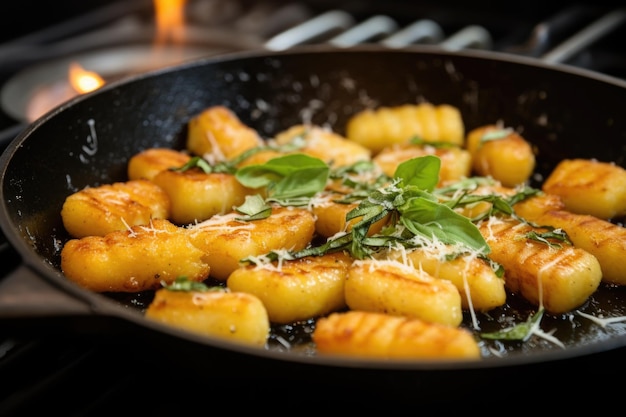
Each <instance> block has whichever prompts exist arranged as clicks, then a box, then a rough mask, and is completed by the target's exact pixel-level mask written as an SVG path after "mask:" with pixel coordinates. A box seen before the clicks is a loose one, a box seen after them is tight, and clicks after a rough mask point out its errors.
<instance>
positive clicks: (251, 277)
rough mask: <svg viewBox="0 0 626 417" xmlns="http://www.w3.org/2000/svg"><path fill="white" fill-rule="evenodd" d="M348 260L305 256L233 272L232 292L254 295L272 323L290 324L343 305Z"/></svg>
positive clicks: (342, 255)
mask: <svg viewBox="0 0 626 417" xmlns="http://www.w3.org/2000/svg"><path fill="white" fill-rule="evenodd" d="M351 262H352V259H351V258H350V256H349V255H347V254H345V253H341V252H340V253H333V254H326V255H323V256H309V257H305V258H300V259H295V260H285V261H282V262H280V263H279V262H274V263H269V264H268V263H264V264H259V265H248V266H245V267H243V268H238V269H235V270H234V271H233V272H232V273H231V274H230V276H229V277H228V280H227V283H226V284H227V287H228V288H230V289H231V290H232V291H241V292H246V293H250V294H254V295H256V296H257V297H258V298H259V299H260V300H261V301H263V304H264V305H265V308H266V309H267V312H268V315H269V318H270V321H272V322H273V323H281V324H287V323H294V322H297V321H299V320H307V319H310V318H312V317H319V316H322V315H325V314H328V313H330V312H332V311H337V310H341V309H343V308H344V307H345V306H346V302H345V297H344V283H345V281H346V277H347V275H348V267H349V266H350V263H351Z"/></svg>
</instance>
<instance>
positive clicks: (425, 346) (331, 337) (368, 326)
mask: <svg viewBox="0 0 626 417" xmlns="http://www.w3.org/2000/svg"><path fill="white" fill-rule="evenodd" d="M313 341H314V342H315V345H316V347H317V351H318V352H320V353H321V354H325V355H328V354H333V355H343V356H351V357H364V358H384V359H445V358H448V359H451V358H455V359H479V358H480V348H479V346H478V343H477V342H476V340H475V339H474V336H473V335H472V334H471V333H470V332H469V331H467V330H465V329H462V328H459V327H455V326H446V325H442V324H439V323H429V322H426V321H423V320H419V319H415V318H409V317H402V316H394V315H390V314H383V313H376V312H365V311H348V312H345V313H332V314H330V315H329V316H328V317H324V318H321V319H319V320H318V321H317V325H316V327H315V330H314V332H313Z"/></svg>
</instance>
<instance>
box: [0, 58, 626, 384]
mask: <svg viewBox="0 0 626 417" xmlns="http://www.w3.org/2000/svg"><path fill="white" fill-rule="evenodd" d="M423 100H427V101H430V102H432V103H435V104H441V103H448V104H452V105H454V106H457V107H458V108H459V109H460V110H461V113H462V115H463V118H464V122H465V126H466V129H467V130H469V129H472V128H474V127H477V126H480V125H483V124H487V123H494V122H497V121H502V122H504V123H505V125H506V126H510V127H514V128H520V129H522V134H523V135H524V137H526V138H527V139H528V140H530V141H531V142H533V143H534V144H535V146H536V147H537V150H538V161H539V166H538V172H539V173H540V174H542V175H545V174H546V173H548V172H549V171H550V170H551V169H552V168H553V167H554V166H555V164H556V163H557V162H558V161H559V160H561V159H563V158H574V157H583V158H597V159H599V160H603V161H615V162H616V163H617V164H619V165H621V166H626V118H625V117H624V113H623V112H624V109H625V108H626V82H623V81H621V80H617V79H614V78H611V77H608V76H603V75H600V74H595V73H591V72H588V71H584V70H580V69H576V68H569V67H566V66H561V65H548V64H546V63H541V62H538V61H536V60H531V59H524V58H519V57H514V56H507V55H499V54H496V53H485V52H442V51H441V50H438V49H431V48H427V47H423V48H414V49H410V50H385V49H382V48H381V47H375V46H371V47H370V46H364V47H358V48H355V49H350V50H339V49H329V48H328V47H311V48H301V49H292V50H290V51H287V52H271V53H270V52H246V53H238V54H234V55H226V56H221V57H214V58H209V59H206V60H200V61H194V62H190V63H186V64H183V65H180V66H177V67H173V68H167V69H163V70H159V71H156V72H153V73H150V74H145V75H140V76H136V77H133V78H131V79H127V80H125V81H123V82H117V83H112V84H109V85H107V86H105V87H104V88H102V89H100V90H98V91H97V92H95V93H91V94H88V95H85V96H81V97H78V98H76V99H74V100H72V101H70V102H68V103H66V104H64V105H62V106H60V107H59V108H56V109H55V110H53V111H52V112H50V113H48V114H47V115H45V116H44V117H42V118H41V119H39V120H37V121H36V122H34V123H33V124H32V125H30V126H29V127H28V128H27V129H26V130H25V131H23V132H22V133H21V134H20V135H19V137H17V138H16V139H15V140H14V141H13V142H12V144H11V145H10V146H9V147H8V149H7V150H6V151H5V152H4V153H3V155H2V158H1V166H2V177H1V179H2V188H1V191H0V192H1V194H2V201H3V206H2V212H1V216H0V223H1V225H2V230H3V232H4V234H5V235H6V237H7V239H8V240H9V242H10V243H11V244H12V245H13V246H14V247H15V248H16V249H17V251H18V252H19V254H20V255H21V256H22V257H23V263H22V264H21V265H20V266H19V267H18V268H17V269H16V270H15V271H14V272H13V273H12V274H11V275H10V276H9V277H6V278H4V280H3V281H1V282H0V318H2V319H3V323H5V324H6V323H22V321H23V320H25V319H29V320H30V319H33V320H34V321H36V322H39V323H44V325H45V326H47V325H48V324H49V323H52V322H55V323H57V324H59V323H62V324H64V325H65V326H66V327H71V328H72V329H73V330H78V331H81V332H86V333H100V332H104V333H109V334H113V335H116V336H118V337H121V338H124V337H131V336H132V337H136V338H138V339H140V340H141V341H143V342H148V343H149V344H150V346H151V348H150V349H156V350H157V351H158V352H159V354H158V356H159V358H160V360H181V359H185V358H186V359H189V362H190V366H192V367H193V366H197V367H200V368H202V367H205V368H209V369H211V371H212V372H215V371H216V369H217V368H219V367H220V366H230V365H232V364H235V363H236V364H238V365H239V366H241V367H243V368H245V369H247V370H248V371H249V372H257V371H258V372H259V375H261V374H263V373H264V372H271V373H272V375H274V376H276V375H291V376H293V375H301V376H302V378H310V377H311V375H313V374H316V375H321V374H324V375H326V374H328V373H330V372H331V371H332V372H333V373H334V374H335V376H345V375H351V378H352V377H354V379H355V380H358V381H364V380H366V381H367V380H368V378H363V373H366V375H367V376H372V375H374V376H375V377H373V379H375V380H376V381H377V383H380V384H382V385H383V386H385V385H386V383H387V382H386V381H388V380H389V379H393V380H394V381H396V382H398V381H402V384H403V386H409V387H411V389H413V387H415V385H414V384H418V385H419V386H420V387H421V388H422V389H426V388H427V387H430V388H432V387H436V386H437V385H436V384H434V385H433V384H431V382H432V381H433V380H434V379H437V380H445V379H446V378H447V377H449V376H450V374H454V377H455V378H458V377H459V375H460V374H462V373H465V374H466V375H467V373H468V372H470V373H471V378H472V379H474V381H476V379H475V378H477V376H478V375H479V374H480V375H484V372H488V371H494V372H497V371H500V370H502V369H510V368H511V367H518V366H521V365H524V366H527V367H529V366H534V365H546V364H551V363H557V362H560V361H562V360H566V359H571V360H574V359H577V358H581V357H590V356H593V355H595V354H598V353H606V352H612V351H616V350H618V349H620V348H623V347H624V346H626V325H624V324H620V323H616V324H614V325H611V326H609V327H607V328H603V327H601V326H598V325H594V324H592V323H591V322H590V321H588V320H585V319H583V318H580V317H572V316H568V315H563V316H559V317H547V318H546V319H545V320H544V322H543V324H544V327H545V330H546V331H549V330H550V329H552V328H555V329H556V330H557V333H556V336H558V337H559V339H560V340H562V341H563V342H564V343H565V344H566V348H564V349H563V348H560V347H557V346H555V345H553V344H551V343H548V342H545V341H531V342H527V343H524V344H511V345H507V346H504V347H503V346H498V348H501V349H502V351H503V355H502V356H503V357H498V356H496V355H487V357H485V359H482V360H480V361H475V362H469V363H466V362H456V361H444V362H438V361H436V362H432V361H402V362H394V363H390V362H386V361H377V360H353V361H352V360H346V359H341V360H339V359H338V358H332V357H330V358H328V357H321V356H316V355H314V354H313V355H312V354H309V353H302V351H307V350H306V349H293V350H289V349H285V348H284V347H282V345H280V344H278V343H270V345H271V346H270V348H268V349H267V350H258V349H249V348H245V347H240V346H235V345H232V344H230V343H227V342H223V341H218V340H213V339H211V338H205V337H198V336H194V335H190V334H187V333H185V332H182V331H178V330H176V329H174V328H169V327H166V326H163V325H160V324H157V323H153V322H150V321H148V320H147V319H145V318H144V317H143V315H142V313H141V308H142V307H144V306H145V305H146V304H147V303H148V302H149V301H150V295H149V294H133V295H128V296H126V295H125V296H119V295H114V294H111V295H102V294H95V293H91V292H88V291H85V290H83V289H81V288H78V287H77V286H75V285H74V284H72V283H71V282H69V281H68V280H67V279H66V278H65V277H64V276H63V275H62V273H61V272H60V271H59V252H60V248H61V247H62V244H63V242H64V241H65V240H66V239H67V238H68V236H67V234H66V233H65V231H64V228H63V225H62V222H61V217H60V210H61V206H62V204H63V201H64V199H65V197H66V196H67V195H69V194H70V193H73V192H75V191H77V190H79V189H81V188H83V187H85V186H88V185H97V184H104V183H110V182H113V181H118V180H124V179H125V172H126V164H127V161H128V159H129V157H130V156H131V155H133V154H135V153H137V152H139V151H141V150H143V149H145V148H149V147H155V146H168V147H173V148H182V147H183V145H184V135H185V129H186V122H187V121H188V120H189V118H190V117H192V116H194V115H195V114H197V113H199V112H200V111H201V110H203V109H204V108H206V107H207V106H210V105H215V104H222V105H225V106H227V107H229V108H231V109H233V110H234V111H235V113H236V114H237V115H238V116H239V117H240V118H241V119H242V120H243V122H244V123H247V124H249V125H250V126H253V127H254V128H256V129H258V130H259V132H261V134H262V135H264V136H266V137H269V136H271V135H273V134H274V133H276V132H278V131H280V130H282V129H284V128H286V127H288V126H291V125H294V124H297V123H300V122H302V120H303V112H302V111H303V109H305V108H306V109H309V110H311V109H313V111H311V112H310V114H312V122H314V123H316V124H320V125H322V124H324V125H326V124H329V125H331V126H332V127H333V128H334V129H336V130H337V131H338V132H340V133H341V132H343V128H344V125H345V122H346V120H347V119H348V117H350V116H351V115H353V114H354V113H355V112H357V111H359V110H361V109H363V108H365V107H368V106H377V105H386V106H393V105H399V104H404V103H416V102H420V101H423ZM581 310H582V311H584V312H586V313H588V314H596V315H603V316H605V317H606V316H621V315H626V292H625V291H624V289H622V288H608V287H604V286H603V287H602V288H601V289H600V290H599V291H598V292H597V293H596V294H594V296H593V297H592V298H591V299H590V301H589V302H588V303H587V304H585V305H584V306H583V307H581ZM530 311H532V308H531V307H530V306H526V305H524V303H523V302H518V301H515V300H514V298H512V301H511V303H510V305H508V306H506V308H504V309H502V310H500V311H497V312H494V313H493V314H492V315H491V316H490V317H487V316H484V317H481V318H480V320H481V323H482V324H484V325H485V326H487V327H489V326H492V327H493V326H495V327H497V326H499V325H500V324H499V322H498V315H499V314H500V313H502V314H507V315H519V317H520V320H522V319H525V318H526V317H527V315H528V314H529V312H530ZM307 328H310V326H308V327H307V326H306V325H305V326H295V328H294V329H291V328H289V329H285V328H281V329H277V332H283V333H281V334H282V335H283V336H284V337H286V338H290V340H291V341H292V342H293V344H294V345H296V346H299V345H300V344H302V343H306V342H307V332H306V330H307ZM138 335H139V336H138ZM157 347H158V349H157ZM182 352H189V353H188V354H183V353H182ZM252 369H254V371H251V370H252ZM486 375H489V373H487V374H486ZM427 381H428V382H427ZM370 382H371V381H370Z"/></svg>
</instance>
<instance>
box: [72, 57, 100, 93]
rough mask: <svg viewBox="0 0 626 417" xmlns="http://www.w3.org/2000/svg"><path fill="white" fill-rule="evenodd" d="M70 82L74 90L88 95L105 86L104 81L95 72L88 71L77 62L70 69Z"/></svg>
mask: <svg viewBox="0 0 626 417" xmlns="http://www.w3.org/2000/svg"><path fill="white" fill-rule="evenodd" d="M69 82H70V85H71V86H72V88H73V89H74V90H75V91H76V92H78V93H80V94H83V93H88V92H90V91H93V90H95V89H97V88H100V87H102V86H103V85H104V83H105V81H104V79H103V78H102V77H101V76H100V75H98V74H97V73H95V72H93V71H87V70H85V69H84V68H83V67H81V66H80V64H78V63H77V62H72V63H71V64H70V68H69Z"/></svg>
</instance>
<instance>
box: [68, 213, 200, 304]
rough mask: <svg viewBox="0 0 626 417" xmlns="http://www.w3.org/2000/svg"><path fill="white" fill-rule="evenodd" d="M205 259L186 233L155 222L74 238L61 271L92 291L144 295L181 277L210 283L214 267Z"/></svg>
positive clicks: (159, 220)
mask: <svg viewBox="0 0 626 417" xmlns="http://www.w3.org/2000/svg"><path fill="white" fill-rule="evenodd" d="M203 258H204V252H202V251H201V250H200V249H198V248H197V247H195V246H194V245H193V244H192V243H191V240H190V238H189V232H188V231H187V230H186V229H183V228H181V227H178V226H176V225H174V224H172V223H171V222H170V221H169V220H165V219H154V220H152V221H150V222H149V223H148V224H146V225H138V226H133V227H132V228H131V229H129V230H124V231H115V232H110V233H108V234H106V235H104V236H85V237H83V238H81V239H72V240H69V241H68V242H67V243H65V245H64V246H63V249H62V251H61V270H62V271H63V274H65V276H66V277H67V278H69V279H70V280H71V281H73V282H75V283H77V284H78V285H80V286H81V287H84V288H86V289H89V290H92V291H96V292H140V291H146V290H155V289H158V288H160V287H161V286H162V284H163V283H164V282H165V283H172V282H174V281H175V280H176V279H177V278H178V277H187V278H188V279H189V280H192V281H204V280H206V279H207V278H208V276H209V272H210V266H209V264H208V263H207V262H206V261H205V260H204V259H203Z"/></svg>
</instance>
